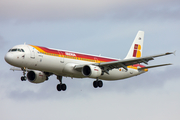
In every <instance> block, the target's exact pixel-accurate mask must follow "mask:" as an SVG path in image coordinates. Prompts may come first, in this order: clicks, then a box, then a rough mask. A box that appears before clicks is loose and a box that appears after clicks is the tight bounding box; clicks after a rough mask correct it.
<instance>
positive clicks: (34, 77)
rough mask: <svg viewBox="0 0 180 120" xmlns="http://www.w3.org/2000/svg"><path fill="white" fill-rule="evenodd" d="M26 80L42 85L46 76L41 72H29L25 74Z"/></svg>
mask: <svg viewBox="0 0 180 120" xmlns="http://www.w3.org/2000/svg"><path fill="white" fill-rule="evenodd" d="M27 79H28V80H29V82H31V83H42V82H44V81H45V80H46V75H45V74H44V73H43V72H41V71H35V70H34V71H29V72H28V73H27Z"/></svg>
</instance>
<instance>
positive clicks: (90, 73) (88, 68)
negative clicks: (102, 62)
mask: <svg viewBox="0 0 180 120" xmlns="http://www.w3.org/2000/svg"><path fill="white" fill-rule="evenodd" d="M82 74H83V75H84V76H86V77H90V78H98V77H99V76H101V74H102V70H101V68H100V67H98V66H95V65H85V66H84V67H83V69H82Z"/></svg>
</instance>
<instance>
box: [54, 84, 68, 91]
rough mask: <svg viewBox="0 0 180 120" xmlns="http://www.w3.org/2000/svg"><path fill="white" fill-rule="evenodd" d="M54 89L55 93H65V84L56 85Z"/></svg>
mask: <svg viewBox="0 0 180 120" xmlns="http://www.w3.org/2000/svg"><path fill="white" fill-rule="evenodd" d="M56 88H57V91H61V90H62V91H66V88H67V87H66V84H58V85H57V87H56Z"/></svg>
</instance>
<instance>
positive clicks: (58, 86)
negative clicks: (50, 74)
mask: <svg viewBox="0 0 180 120" xmlns="http://www.w3.org/2000/svg"><path fill="white" fill-rule="evenodd" d="M57 79H58V80H59V82H60V84H58V85H57V87H56V88H57V90H58V91H61V90H62V91H66V89H67V87H66V84H63V83H62V76H57Z"/></svg>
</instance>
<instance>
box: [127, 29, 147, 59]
mask: <svg viewBox="0 0 180 120" xmlns="http://www.w3.org/2000/svg"><path fill="white" fill-rule="evenodd" d="M143 41H144V31H138V33H137V35H136V37H135V39H134V42H133V44H132V45H131V48H130V50H129V52H128V54H127V56H126V58H125V59H129V58H136V57H137V58H138V57H141V56H142V50H143Z"/></svg>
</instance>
